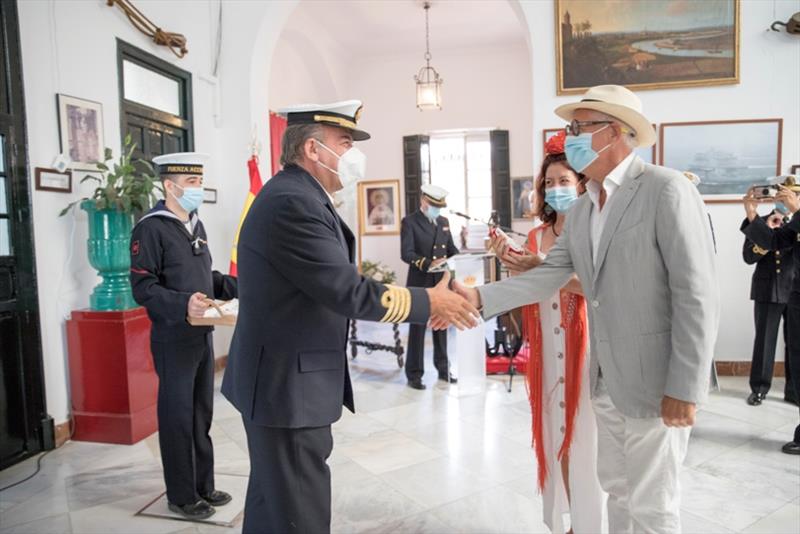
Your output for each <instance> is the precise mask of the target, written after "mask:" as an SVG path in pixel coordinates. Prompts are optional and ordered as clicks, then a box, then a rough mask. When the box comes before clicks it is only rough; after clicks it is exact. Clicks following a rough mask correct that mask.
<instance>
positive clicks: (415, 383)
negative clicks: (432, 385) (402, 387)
mask: <svg viewBox="0 0 800 534" xmlns="http://www.w3.org/2000/svg"><path fill="white" fill-rule="evenodd" d="M408 387H410V388H411V389H419V390H422V389H425V384H423V383H422V380H421V379H419V378H415V379H414V380H409V381H408Z"/></svg>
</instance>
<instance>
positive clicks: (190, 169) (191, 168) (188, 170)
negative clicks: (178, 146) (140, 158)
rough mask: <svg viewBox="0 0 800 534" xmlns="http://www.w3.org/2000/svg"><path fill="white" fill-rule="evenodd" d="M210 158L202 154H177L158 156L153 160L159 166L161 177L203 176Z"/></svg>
mask: <svg viewBox="0 0 800 534" xmlns="http://www.w3.org/2000/svg"><path fill="white" fill-rule="evenodd" d="M208 158H209V156H208V154H201V153H200V152H175V153H174V154H163V155H161V156H156V157H154V158H153V163H155V164H156V165H158V174H160V175H161V176H167V175H176V174H189V175H195V176H202V175H203V166H204V165H205V164H206V162H207V161H208Z"/></svg>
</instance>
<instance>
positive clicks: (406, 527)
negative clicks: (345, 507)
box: [365, 512, 457, 534]
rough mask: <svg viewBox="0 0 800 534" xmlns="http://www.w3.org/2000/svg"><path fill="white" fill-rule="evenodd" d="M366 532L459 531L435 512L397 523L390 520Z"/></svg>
mask: <svg viewBox="0 0 800 534" xmlns="http://www.w3.org/2000/svg"><path fill="white" fill-rule="evenodd" d="M365 532H366V533H367V534H399V533H412V532H413V533H414V534H448V533H454V532H457V531H456V529H455V528H454V527H452V526H451V525H448V524H446V523H444V522H443V521H442V520H441V519H439V518H438V517H436V514H435V513H434V512H422V513H419V514H415V515H410V516H408V517H404V518H402V519H399V520H396V521H393V520H392V519H388V521H387V522H385V523H384V524H382V525H380V526H378V527H376V528H374V529H367V530H366V531H365Z"/></svg>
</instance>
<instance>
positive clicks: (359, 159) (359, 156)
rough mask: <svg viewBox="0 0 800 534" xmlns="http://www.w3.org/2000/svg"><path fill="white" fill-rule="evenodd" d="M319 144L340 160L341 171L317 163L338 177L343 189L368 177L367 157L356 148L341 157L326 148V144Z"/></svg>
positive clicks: (318, 142) (319, 162) (319, 142)
mask: <svg viewBox="0 0 800 534" xmlns="http://www.w3.org/2000/svg"><path fill="white" fill-rule="evenodd" d="M315 141H316V139H315ZM317 144H318V145H319V146H321V147H322V148H324V149H325V150H327V151H328V152H330V153H331V154H333V155H334V156H336V157H337V158H338V159H339V165H338V167H339V170H335V169H331V168H330V167H328V166H327V165H325V164H324V163H322V162H321V161H318V162H317V163H318V164H319V165H320V167H323V168H325V169H328V170H329V171H331V172H332V173H334V174H335V175H337V176H338V177H339V181H340V182H341V184H342V188H345V187H347V186H349V185H353V184H354V183H356V182H358V181H359V180H363V179H364V177H365V176H366V175H367V156H366V155H365V154H364V153H363V152H361V151H360V150H359V149H357V148H356V147H351V148H350V149H349V150H348V151H347V152H345V153H344V154H342V155H341V156H340V155H339V154H337V153H336V152H334V151H333V150H331V149H330V148H328V147H327V146H325V143H323V142H321V141H317Z"/></svg>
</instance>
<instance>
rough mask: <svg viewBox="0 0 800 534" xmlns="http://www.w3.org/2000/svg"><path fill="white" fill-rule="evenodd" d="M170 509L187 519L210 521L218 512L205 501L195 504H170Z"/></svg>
mask: <svg viewBox="0 0 800 534" xmlns="http://www.w3.org/2000/svg"><path fill="white" fill-rule="evenodd" d="M168 506H169V509H170V510H171V511H173V512H175V513H176V514H180V515H182V516H183V517H185V518H186V519H194V520H197V519H208V518H209V517H211V516H212V515H214V513H215V512H216V510H214V507H213V506H211V505H210V504H208V503H207V502H206V501H204V500H202V499H201V500H199V501H197V502H196V503H194V504H184V505H180V504H172V503H168Z"/></svg>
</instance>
